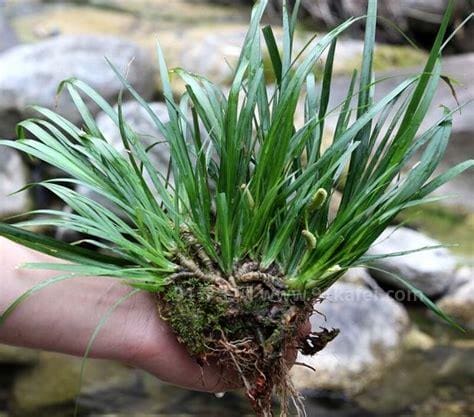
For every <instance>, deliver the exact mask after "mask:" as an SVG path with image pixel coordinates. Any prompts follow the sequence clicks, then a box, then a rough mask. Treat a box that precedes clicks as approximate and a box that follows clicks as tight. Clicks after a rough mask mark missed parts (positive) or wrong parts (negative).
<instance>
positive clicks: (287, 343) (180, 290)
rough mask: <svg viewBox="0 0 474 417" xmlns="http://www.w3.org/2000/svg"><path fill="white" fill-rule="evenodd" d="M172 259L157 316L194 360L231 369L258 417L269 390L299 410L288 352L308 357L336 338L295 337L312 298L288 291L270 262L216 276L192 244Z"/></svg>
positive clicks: (266, 408)
mask: <svg viewBox="0 0 474 417" xmlns="http://www.w3.org/2000/svg"><path fill="white" fill-rule="evenodd" d="M190 247H191V249H193V250H192V251H191V252H190V254H189V256H184V255H177V259H176V260H177V262H178V263H179V265H180V270H178V271H177V272H176V273H175V274H174V275H172V276H171V277H170V285H169V286H168V287H167V288H166V290H165V291H164V293H162V294H161V295H160V298H159V307H160V315H161V317H162V318H163V319H165V320H166V321H167V322H168V323H169V324H170V325H171V327H172V328H173V329H174V331H175V333H176V335H177V337H178V339H179V341H180V342H181V343H183V344H184V345H185V346H186V347H187V349H188V351H189V352H190V354H191V355H192V356H193V357H195V358H196V360H197V361H198V363H199V364H201V365H205V364H208V363H210V362H213V363H218V364H219V365H220V366H222V367H223V368H224V369H225V368H232V369H235V370H236V371H237V373H238V375H239V377H240V378H241V380H242V383H243V385H244V387H245V391H246V394H247V397H248V398H249V400H250V403H251V405H252V407H253V409H254V411H255V413H256V415H257V416H258V417H268V416H273V415H274V414H273V406H272V396H273V393H274V392H275V393H276V394H277V395H278V397H279V399H280V402H281V412H280V415H281V416H287V415H288V414H289V408H290V407H291V406H292V407H294V408H295V409H296V411H297V414H298V415H304V407H303V404H302V398H301V396H300V395H299V394H298V392H297V391H296V390H295V388H294V386H293V384H292V381H291V379H290V376H289V365H288V358H292V357H293V358H294V356H295V354H296V352H298V351H300V352H302V353H303V354H306V355H312V354H315V353H316V352H318V351H320V350H322V349H323V348H324V347H325V346H326V344H327V343H329V342H330V341H331V340H332V339H334V337H336V336H337V334H338V330H326V329H321V332H312V333H309V334H305V335H302V334H301V329H302V328H303V326H304V324H305V323H306V322H307V320H308V318H309V316H310V315H311V314H312V313H313V311H314V310H313V309H314V307H313V306H314V303H315V301H317V299H315V297H312V296H309V297H304V296H302V295H301V294H300V293H294V292H290V291H288V289H287V287H286V285H285V279H284V278H285V277H284V275H283V274H282V273H281V272H280V270H279V268H278V267H277V266H276V265H272V266H271V267H269V268H266V269H262V268H261V267H260V265H259V264H258V263H257V262H253V261H250V260H247V261H244V262H242V263H241V264H240V265H239V266H238V267H237V268H235V270H234V273H233V274H232V275H230V276H224V275H223V274H222V273H221V272H220V271H219V269H218V268H217V267H216V266H215V265H214V264H213V262H212V261H211V260H210V259H209V258H208V257H207V255H206V254H205V253H204V251H203V250H202V248H200V247H199V246H198V245H190Z"/></svg>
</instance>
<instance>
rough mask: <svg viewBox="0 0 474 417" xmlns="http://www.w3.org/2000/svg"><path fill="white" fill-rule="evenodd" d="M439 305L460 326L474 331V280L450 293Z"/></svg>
mask: <svg viewBox="0 0 474 417" xmlns="http://www.w3.org/2000/svg"><path fill="white" fill-rule="evenodd" d="M438 305H439V307H440V308H441V309H442V310H443V311H444V312H446V313H447V314H449V315H450V316H452V317H453V318H454V319H455V320H457V321H458V322H459V324H461V325H462V326H465V327H467V328H468V329H471V330H474V280H472V279H471V280H470V281H468V282H466V283H465V284H464V285H462V286H460V287H458V288H457V289H455V290H454V291H452V292H450V293H448V294H447V295H446V296H444V297H443V298H442V299H441V300H439V302H438Z"/></svg>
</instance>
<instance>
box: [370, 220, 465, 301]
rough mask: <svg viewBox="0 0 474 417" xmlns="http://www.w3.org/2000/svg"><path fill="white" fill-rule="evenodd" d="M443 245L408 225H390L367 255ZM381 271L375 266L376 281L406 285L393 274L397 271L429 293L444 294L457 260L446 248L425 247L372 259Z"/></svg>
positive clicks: (373, 274) (397, 273)
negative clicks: (394, 255) (399, 226)
mask: <svg viewBox="0 0 474 417" xmlns="http://www.w3.org/2000/svg"><path fill="white" fill-rule="evenodd" d="M436 245H440V242H438V241H436V240H434V239H431V238H429V237H427V236H425V235H423V234H422V233H419V232H417V231H415V230H411V229H408V228H394V227H389V228H387V229H386V230H385V231H384V232H383V233H382V234H381V235H380V237H379V238H378V239H377V240H376V241H375V243H374V244H373V245H372V247H371V248H370V249H369V251H368V255H383V254H389V253H395V252H403V251H408V250H414V249H420V248H424V247H429V246H436ZM372 265H374V267H376V268H380V269H383V270H386V271H387V272H388V273H386V272H382V271H379V270H376V269H372V270H371V271H370V273H371V274H372V276H374V277H375V278H376V279H377V280H380V281H381V282H384V283H388V284H390V285H393V286H395V287H399V288H404V286H403V284H401V283H400V281H398V280H397V279H396V278H394V277H393V276H391V275H390V274H389V273H391V274H396V275H398V276H399V277H401V278H403V279H404V280H406V281H408V282H409V283H410V284H412V285H414V286H415V287H416V288H418V289H419V290H421V291H423V292H424V293H425V294H426V295H428V296H436V295H440V294H443V292H444V291H446V290H447V288H448V286H449V285H450V282H451V280H452V279H453V276H454V274H455V269H456V259H455V258H454V256H453V255H452V254H451V253H450V252H449V251H448V250H447V249H446V248H437V249H431V250H424V251H420V252H415V253H411V254H407V255H403V256H396V257H389V258H385V259H379V260H375V261H373V262H372Z"/></svg>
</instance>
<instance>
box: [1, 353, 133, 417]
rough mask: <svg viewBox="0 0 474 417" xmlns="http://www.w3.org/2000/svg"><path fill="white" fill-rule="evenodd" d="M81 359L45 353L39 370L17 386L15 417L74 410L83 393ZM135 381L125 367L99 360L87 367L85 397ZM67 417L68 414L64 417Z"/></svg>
mask: <svg viewBox="0 0 474 417" xmlns="http://www.w3.org/2000/svg"><path fill="white" fill-rule="evenodd" d="M81 363H82V360H81V359H79V358H73V357H69V356H66V355H59V354H54V353H41V355H40V360H39V363H38V364H37V366H35V367H34V368H32V369H28V370H25V371H24V372H22V373H21V374H20V375H19V376H18V377H17V378H16V379H15V382H14V384H13V388H12V394H11V401H10V405H11V409H12V413H13V415H14V416H21V417H30V416H31V417H33V416H34V417H38V416H42V415H45V416H46V415H48V416H49V415H51V414H49V413H54V412H58V410H63V412H64V411H65V410H71V409H72V407H73V404H74V400H75V398H76V396H77V395H78V394H79V389H80V376H81ZM131 378H132V374H131V373H130V371H129V370H128V369H127V368H125V367H124V366H122V365H119V364H116V363H113V362H106V361H97V360H88V361H87V363H86V368H85V373H84V379H83V383H82V392H83V393H87V394H90V393H93V392H94V391H99V390H102V389H106V388H109V387H111V386H115V385H117V386H118V385H121V384H122V385H123V384H124V381H125V382H129V381H130V379H131ZM63 415H66V414H63Z"/></svg>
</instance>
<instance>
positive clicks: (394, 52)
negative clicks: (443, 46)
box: [374, 45, 426, 71]
mask: <svg viewBox="0 0 474 417" xmlns="http://www.w3.org/2000/svg"><path fill="white" fill-rule="evenodd" d="M425 61H426V53H425V52H422V51H419V50H417V49H414V48H412V47H409V46H393V45H377V47H376V48H375V53H374V70H375V71H385V70H389V69H393V68H409V67H415V66H417V65H422V64H423V63H424V62H425Z"/></svg>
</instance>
